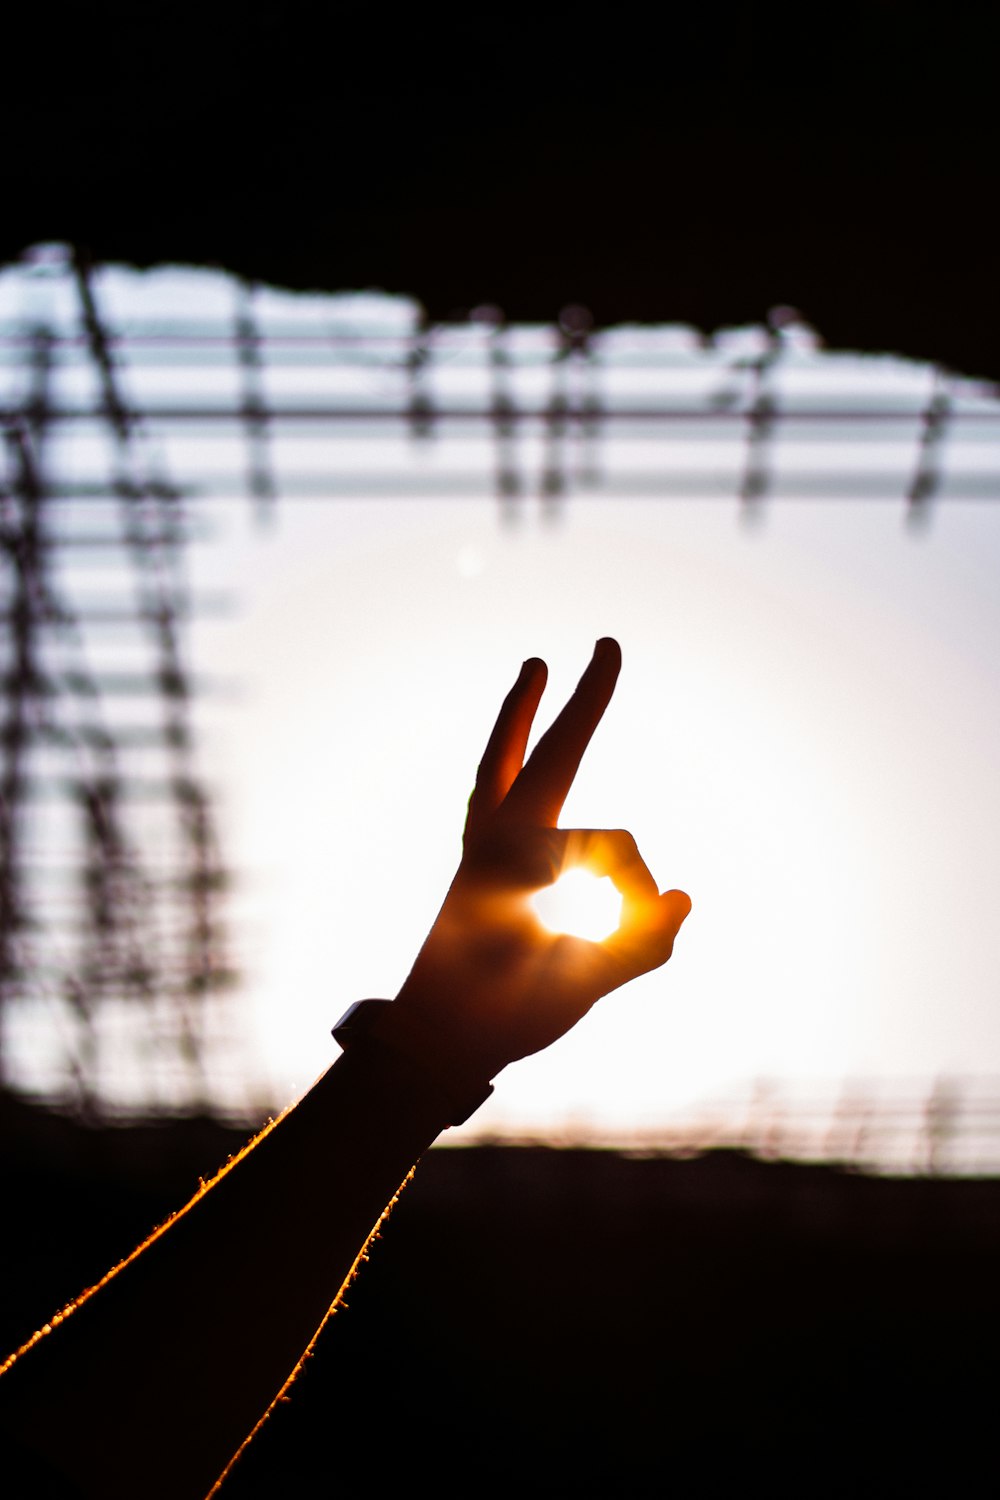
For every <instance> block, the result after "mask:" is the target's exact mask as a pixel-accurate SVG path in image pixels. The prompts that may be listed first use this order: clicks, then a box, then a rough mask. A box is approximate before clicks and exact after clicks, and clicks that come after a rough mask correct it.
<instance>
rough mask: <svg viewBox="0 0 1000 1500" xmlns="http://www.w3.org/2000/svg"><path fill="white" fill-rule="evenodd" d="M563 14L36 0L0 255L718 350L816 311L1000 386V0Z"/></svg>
mask: <svg viewBox="0 0 1000 1500" xmlns="http://www.w3.org/2000/svg"><path fill="white" fill-rule="evenodd" d="M542 12H543V8H542V7H540V6H537V5H536V6H528V5H524V4H515V5H508V6H505V7H503V8H501V7H499V6H497V7H473V6H467V7H466V8H465V10H464V12H463V13H461V15H460V16H459V17H458V18H451V17H449V14H448V12H447V10H446V9H445V8H444V7H440V6H439V7H436V8H435V9H434V10H433V11H420V10H419V9H418V8H416V7H411V8H410V9H409V10H408V11H407V12H406V13H405V14H399V13H398V12H396V11H395V10H389V9H384V10H383V9H382V8H378V7H375V6H373V5H366V6H364V7H362V6H357V5H340V6H336V5H315V4H312V5H310V4H305V3H303V0H288V3H285V4H282V5H280V6H279V5H272V6H270V7H267V8H263V7H251V6H246V5H239V6H237V5H235V4H230V3H213V0H206V3H202V4H199V5H196V4H193V3H192V0H175V3H171V4H166V3H162V0H151V3H147V4H145V5H144V6H142V7H139V6H136V5H135V4H134V3H129V4H104V5H101V4H97V5H94V6H90V7H85V6H78V7H74V8H73V10H72V11H70V10H69V9H68V8H67V9H66V10H63V9H60V10H58V11H57V12H54V13H50V12H48V11H45V10H44V9H43V8H42V7H33V8H32V13H31V15H30V16H26V17H22V18H21V19H20V20H19V21H18V22H16V23H14V24H13V26H12V28H11V29H8V31H7V41H6V45H5V51H6V52H7V62H6V65H5V74H6V76H7V79H8V84H7V88H8V100H7V110H6V111H5V113H6V117H7V125H8V135H7V152H6V169H5V178H6V188H7V191H6V194H5V212H4V214H3V216H2V220H0V259H10V258H11V257H13V256H16V255H17V253H18V252H19V251H20V250H21V249H22V248H23V246H24V245H26V244H29V243H31V242H33V241H37V240H40V239H68V240H73V241H76V242H77V243H80V244H83V245H85V246H87V247H89V249H90V251H91V252H92V253H93V255H94V256H95V257H101V258H115V259H124V260H130V261H133V262H136V263H139V264H149V263H153V262H156V261H159V260H164V259H169V260H182V261H192V262H195V263H208V264H218V265H223V266H225V267H226V268H228V269H231V270H235V271H238V272H240V273H243V274H245V275H247V276H249V277H255V278H261V279H266V280H268V281H272V282H276V283H283V284H285V285H289V286H294V287H312V288H322V289H326V290H340V289H347V288H358V287H381V288H384V289H386V290H389V291H399V292H405V293H409V294H411V295H415V296H417V297H418V298H420V300H421V301H422V302H423V303H424V304H425V306H426V307H427V309H428V312H429V314H430V316H431V317H432V318H435V319H436V318H447V317H450V316H455V315H461V314H462V313H463V312H465V311H467V310H468V309H469V308H470V307H473V306H475V305H476V304H479V303H483V302H494V303H497V304H499V305H500V306H501V307H502V308H503V309H504V310H505V312H506V313H507V315H508V316H509V317H511V318H512V319H519V320H523V319H545V320H550V319H552V318H553V317H554V316H555V315H556V314H557V313H558V311H559V309H560V308H561V307H563V306H564V305H566V304H567V303H570V302H582V303H584V304H586V305H587V306H589V307H590V308H591V310H592V312H593V313H594V316H595V319H596V321H597V322H598V323H599V324H608V323H613V322H618V321H621V320H626V319H635V320H641V321H675V320H683V321H690V322H693V323H696V324H697V325H699V326H700V327H702V328H703V329H705V330H706V331H710V330H711V329H713V328H715V327H717V326H719V325H721V324H727V323H736V322H750V321H759V320H760V319H761V318H762V317H763V316H764V315H765V314H766V313H767V311H768V309H769V308H770V307H772V306H774V305H775V304H777V303H791V304H793V305H795V306H797V307H799V308H800V310H801V311H802V312H803V313H804V315H805V316H806V317H807V318H808V319H809V320H810V321H811V322H812V323H813V324H814V325H815V326H816V327H817V328H818V329H819V331H820V332H821V333H822V334H823V336H824V337H825V339H826V340H827V342H828V343H829V344H831V345H832V346H834V347H842V348H865V349H871V350H880V349H889V350H895V351H898V352H902V353H906V354H912V355H914V356H916V357H918V358H923V359H928V358H930V359H937V360H939V361H941V362H942V363H944V364H946V365H949V366H951V367H952V368H955V369H958V370H961V371H963V372H965V373H967V374H973V375H990V376H993V377H1000V354H998V352H997V351H998V337H997V335H998V321H1000V317H998V314H1000V293H998V290H997V276H996V261H997V256H996V246H995V242H994V239H993V236H992V232H991V228H990V222H991V218H992V210H993V208H994V201H995V197H996V165H995V164H996V161H997V156H998V152H997V147H998V145H1000V142H998V134H1000V128H998V124H997V111H996V108H995V59H996V56H997V55H998V54H997V47H996V43H997V41H998V40H1000V36H998V30H1000V28H998V24H997V22H996V21H995V20H991V19H989V13H988V8H987V7H985V6H970V7H953V8H951V9H948V8H945V7H942V6H941V5H940V4H936V5H934V6H931V5H929V4H922V3H917V4H913V3H910V4H905V3H897V0H866V3H864V4H850V3H846V4H841V5H838V6H836V7H829V8H827V9H825V10H824V9H823V8H820V7H812V6H798V7H792V6H787V7H786V6H782V5H749V4H742V5H739V6H737V5H733V4H729V3H722V4H718V5H714V6H713V5H708V4H702V5H700V6H698V7H697V9H694V8H691V9H689V8H687V7H684V6H681V5H668V6H664V7H662V10H661V13H660V21H659V29H658V30H657V29H653V27H652V25H651V17H652V16H654V15H655V14H656V12H654V11H652V10H651V9H650V8H649V7H643V8H640V7H639V6H637V5H624V6H622V5H618V6H613V7H612V6H609V7H604V8H602V11H601V13H600V18H599V19H595V20H587V19H585V17H584V13H583V11H582V9H580V8H563V9H561V10H560V12H559V13H558V14H553V13H542ZM11 87H12V89H13V91H12V92H11Z"/></svg>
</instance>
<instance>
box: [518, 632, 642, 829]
mask: <svg viewBox="0 0 1000 1500" xmlns="http://www.w3.org/2000/svg"><path fill="white" fill-rule="evenodd" d="M621 665H622V654H621V648H620V647H619V645H618V642H617V641H614V640H612V639H611V638H610V636H604V637H603V638H602V639H601V640H599V641H598V642H597V645H596V646H595V647H594V654H593V656H592V657H591V659H590V663H589V665H588V666H587V669H586V671H585V672H584V674H583V676H582V677H581V678H580V681H579V683H578V684H577V687H576V691H575V692H574V693H573V696H572V697H571V698H570V700H569V702H568V703H567V704H566V707H565V708H564V709H563V710H562V712H561V713H560V714H559V716H558V718H557V719H556V720H555V722H554V723H553V724H552V725H551V726H550V727H549V728H548V729H547V730H546V732H545V733H544V734H543V735H542V738H541V739H540V740H539V741H538V744H537V745H536V746H535V748H534V750H533V751H532V752H531V755H530V756H529V757H528V760H527V763H526V764H525V766H524V768H523V770H522V771H521V773H520V775H519V776H518V777H517V779H516V780H515V782H514V784H513V786H512V787H511V789H510V791H509V792H508V793H507V796H506V798H505V800H504V804H503V807H504V813H505V814H508V813H512V814H513V815H514V817H516V818H518V819H522V820H524V821H526V822H532V823H535V824H537V825H539V826H541V827H554V826H555V824H556V821H557V820H558V817H559V814H560V813H561V812H562V805H563V803H564V802H565V800H566V795H567V793H568V792H569V789H570V787H571V786H572V785H573V778H574V776H575V775H576V773H577V771H578V770H579V768H580V762H581V760H582V759H583V753H584V751H585V750H586V748H587V746H588V745H589V744H590V741H591V738H592V736H593V733H594V730H595V729H596V728H597V726H598V724H599V723H600V722H601V718H602V717H603V714H604V710H605V709H606V708H607V706H608V704H609V703H610V702H611V695H612V693H613V692H614V690H615V683H616V682H617V681H618V673H619V672H620V671H621Z"/></svg>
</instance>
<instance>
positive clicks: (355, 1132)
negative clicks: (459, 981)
mask: <svg viewBox="0 0 1000 1500" xmlns="http://www.w3.org/2000/svg"><path fill="white" fill-rule="evenodd" d="M447 1123H448V1119H447V1105H446V1104H445V1103H444V1102H443V1101H442V1099H441V1096H440V1094H438V1093H436V1092H435V1091H434V1090H432V1089H429V1088H428V1087H426V1086H425V1084H424V1083H423V1081H422V1080H421V1078H420V1075H419V1073H418V1071H417V1070H416V1069H414V1068H412V1066H410V1067H407V1066H399V1065H397V1064H396V1063H395V1062H394V1061H393V1060H392V1058H391V1056H390V1055H388V1054H386V1053H384V1052H379V1051H377V1050H369V1049H358V1051H357V1052H356V1053H352V1054H350V1055H348V1056H345V1057H344V1058H341V1059H340V1061H339V1062H338V1063H336V1064H335V1066H334V1067H333V1068H331V1069H330V1071H329V1072H328V1073H326V1074H325V1075H324V1076H323V1078H321V1079H320V1080H319V1082H318V1083H317V1084H316V1085H315V1086H314V1087H313V1088H312V1089H311V1090H310V1091H309V1093H308V1094H307V1095H306V1096H305V1098H304V1099H303V1100H302V1101H301V1102H300V1103H299V1104H298V1105H296V1107H295V1108H294V1109H293V1110H291V1111H290V1112H289V1113H288V1114H287V1115H285V1116H283V1117H282V1119H280V1120H279V1121H278V1123H277V1124H276V1125H274V1126H273V1127H272V1128H271V1129H270V1130H268V1131H267V1132H265V1133H264V1134H263V1135H262V1136H261V1137H259V1138H258V1140H257V1141H256V1142H255V1143H254V1145H253V1146H252V1147H251V1148H250V1149H249V1150H248V1151H247V1152H246V1153H245V1154H244V1155H243V1156H242V1157H241V1158H239V1159H238V1160H237V1162H236V1163H234V1164H232V1165H231V1166H230V1167H229V1168H227V1169H226V1170H225V1171H224V1172H223V1173H222V1174H221V1175H220V1176H219V1177H218V1178H217V1179H216V1180H215V1182H214V1183H212V1184H211V1185H210V1186H209V1187H208V1188H207V1189H206V1190H204V1191H203V1192H202V1193H200V1194H199V1195H198V1196H197V1197H196V1198H195V1199H194V1200H193V1201H192V1203H190V1204H189V1205H188V1206H187V1208H186V1209H185V1210H183V1212H182V1213H180V1214H179V1215H177V1216H176V1217H175V1218H174V1219H173V1220H172V1221H171V1222H170V1223H169V1224H168V1225H167V1226H166V1227H165V1229H163V1230H162V1231H160V1232H159V1233H158V1235H156V1236H154V1237H153V1238H152V1239H151V1241H149V1242H147V1244H146V1246H145V1247H144V1248H143V1249H142V1250H141V1251H140V1252H139V1253H137V1255H136V1256H134V1257H133V1258H132V1259H130V1260H129V1261H128V1262H126V1263H125V1264H124V1265H123V1266H122V1267H120V1268H119V1269H118V1271H117V1272H115V1273H114V1274H113V1276H112V1277H111V1278H110V1279H109V1280H108V1281H107V1282H106V1283H105V1284H104V1285H103V1286H102V1287H101V1288H100V1289H99V1290H98V1291H97V1292H96V1293H95V1294H94V1295H92V1296H89V1297H88V1298H86V1299H85V1300H83V1301H82V1302H81V1304H79V1305H78V1306H77V1308H76V1310H75V1311H74V1312H73V1313H72V1315H71V1316H69V1317H68V1318H66V1319H65V1320H64V1321H62V1322H60V1323H59V1325H58V1327H56V1328H55V1329H54V1330H53V1333H52V1335H50V1336H46V1337H43V1338H41V1339H40V1340H39V1341H38V1342H37V1344H36V1345H35V1346H34V1347H33V1348H31V1349H29V1350H28V1351H27V1352H26V1353H25V1354H24V1355H22V1357H21V1358H20V1359H19V1360H18V1361H17V1363H16V1364H15V1365H14V1366H13V1368H12V1369H11V1371H10V1372H9V1373H8V1374H7V1375H6V1376H5V1377H4V1379H3V1381H2V1382H0V1407H2V1408H5V1411H4V1420H5V1423H6V1424H7V1425H9V1426H14V1427H16V1430H17V1432H18V1434H19V1436H20V1437H21V1439H22V1440H23V1441H25V1442H26V1443H28V1444H30V1445H32V1446H34V1447H36V1448H37V1449H38V1450H39V1451H40V1452H43V1453H45V1454H46V1455H47V1456H48V1457H49V1459H50V1461H51V1462H53V1463H55V1464H56V1465H57V1466H58V1467H59V1468H61V1469H62V1470H64V1471H65V1472H66V1473H67V1475H69V1476H71V1477H72V1478H73V1479H74V1480H75V1481H76V1483H77V1484H78V1485H79V1486H81V1488H82V1489H83V1490H84V1492H85V1493H87V1494H93V1495H94V1496H95V1497H96V1496H100V1497H101V1500H117V1497H119V1496H121V1497H125V1496H129V1497H132V1496H134V1495H135V1494H136V1493H138V1492H140V1491H141V1493H143V1494H144V1495H146V1496H149V1497H156V1496H161V1495H162V1496H164V1497H168V1496H169V1497H170V1500H185V1497H187V1496H191V1497H201V1496H204V1495H205V1494H206V1492H207V1491H208V1490H209V1489H210V1488H211V1486H212V1484H213V1483H214V1481H215V1479H216V1478H217V1477H218V1475H219V1474H220V1472H221V1471H222V1470H223V1469H224V1468H225V1466H226V1464H227V1463H228V1461H229V1459H230V1458H231V1456H232V1455H233V1453H234V1452H235V1451H236V1450H237V1449H238V1448H239V1447H240V1445H241V1443H242V1442H243V1441H244V1439H245V1438H246V1436H247V1434H248V1433H249V1432H250V1431H251V1429H252V1428H253V1427H254V1425H255V1424H256V1422H257V1421H258V1419H259V1418H260V1417H261V1416H262V1415H263V1413H264V1412H265V1411H266V1409H267V1408H268V1406H269V1405H270V1403H271V1402H272V1401H273V1399H274V1397H275V1396H276V1395H277V1393H278V1392H279V1390H280V1389H281V1387H282V1385H283V1384H284V1382H285V1380H286V1379H287V1378H288V1376H289V1375H290V1374H291V1372H292V1371H293V1370H294V1368H295V1366H296V1364H297V1363H298V1361H299V1360H300V1358H301V1356H302V1354H303V1353H304V1351H305V1350H306V1348H307V1347H308V1345H309V1343H310V1342H311V1340H312V1339H313V1337H314V1336H315V1334H316V1332H317V1330H318V1328H319V1327H320V1325H321V1323H322V1322H323V1320H324V1318H325V1317H326V1315H327V1313H328V1311H329V1309H330V1307H331V1304H332V1303H333V1302H334V1301H335V1299H336V1297H337V1294H338V1292H339V1291H340V1288H341V1286H342V1285H343V1283H344V1282H345V1280H347V1278H348V1277H349V1276H350V1273H351V1269H352V1267H353V1265H354V1263H355V1261H356V1259H357V1257H358V1255H359V1254H360V1252H361V1250H362V1249H363V1247H364V1245H365V1243H366V1241H367V1239H368V1237H369V1235H370V1233H371V1231H372V1229H373V1228H374V1226H375V1225H376V1224H377V1222H378V1220H379V1218H380V1216H381V1214H382V1212H383V1210H384V1208H385V1207H386V1205H387V1204H388V1203H389V1202H390V1201H391V1199H392V1198H393V1196H394V1194H395V1193H396V1191H397V1190H398V1188H399V1186H400V1184H401V1183H402V1182H403V1181H404V1179H405V1178H406V1176H407V1174H408V1172H409V1170H410V1168H411V1167H412V1165H413V1163H414V1162H415V1161H416V1160H417V1158H418V1157H419V1156H420V1155H421V1153H422V1152H423V1151H424V1150H425V1149H426V1147H427V1146H428V1145H430V1143H431V1142H432V1141H433V1140H434V1138H435V1136H436V1135H437V1134H438V1133H439V1131H440V1130H441V1129H442V1128H443V1126H444V1125H446V1124H447Z"/></svg>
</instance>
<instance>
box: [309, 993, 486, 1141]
mask: <svg viewBox="0 0 1000 1500" xmlns="http://www.w3.org/2000/svg"><path fill="white" fill-rule="evenodd" d="M394 1004H395V1001H393V1000H356V1001H355V1002H354V1004H353V1005H350V1006H348V1008H347V1010H345V1011H344V1014H343V1015H342V1016H341V1018H340V1020H339V1021H338V1022H337V1023H336V1025H335V1026H333V1027H332V1028H331V1032H330V1034H331V1036H332V1037H333V1039H334V1041H335V1042H337V1043H338V1044H339V1045H340V1046H341V1047H342V1048H343V1050H344V1051H345V1052H349V1051H351V1050H352V1048H355V1047H362V1048H364V1047H375V1048H377V1049H381V1050H383V1051H385V1052H390V1053H392V1054H394V1055H395V1056H396V1057H397V1058H399V1059H401V1060H402V1061H404V1062H406V1063H409V1064H410V1066H411V1067H413V1068H414V1069H415V1070H416V1071H417V1072H418V1073H419V1075H420V1077H421V1079H422V1080H423V1081H425V1082H428V1083H430V1084H431V1086H432V1087H434V1088H436V1089H437V1090H438V1092H439V1093H440V1094H442V1095H443V1096H444V1098H445V1100H446V1102H447V1104H448V1113H449V1114H450V1116H451V1118H450V1119H449V1120H448V1125H449V1126H450V1125H464V1124H465V1122H466V1120H467V1119H468V1118H469V1116H470V1115H473V1114H475V1112H476V1110H477V1109H478V1108H479V1106H480V1105H481V1104H485V1102H486V1100H487V1099H488V1098H489V1097H490V1095H491V1094H492V1092H493V1085H492V1083H487V1085H486V1088H485V1090H484V1089H483V1088H482V1086H481V1085H477V1086H476V1088H475V1090H474V1091H472V1090H469V1089H467V1088H466V1089H462V1090H461V1091H460V1093H456V1092H455V1091H454V1089H453V1088H452V1087H451V1079H447V1080H444V1079H442V1078H441V1076H440V1073H438V1072H437V1071H436V1070H435V1069H434V1068H433V1067H430V1066H428V1062H427V1059H426V1058H425V1057H421V1056H419V1055H418V1054H417V1053H416V1052H415V1051H412V1050H411V1049H410V1048H409V1047H407V1046H406V1045H405V1044H401V1043H400V1042H399V1040H398V1039H397V1038H395V1037H391V1038H386V1037H385V1036H384V1035H383V1034H382V1029H381V1028H382V1023H383V1022H384V1020H385V1018H386V1017H387V1016H388V1015H389V1011H388V1009H387V1007H389V1006H391V1005H394Z"/></svg>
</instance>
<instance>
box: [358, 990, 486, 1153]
mask: <svg viewBox="0 0 1000 1500" xmlns="http://www.w3.org/2000/svg"><path fill="white" fill-rule="evenodd" d="M332 1035H333V1038H334V1040H335V1041H336V1042H338V1043H339V1045H340V1046H341V1048H342V1049H343V1050H344V1052H345V1053H347V1052H350V1053H352V1054H355V1053H356V1054H362V1055H364V1054H368V1055H370V1056H372V1057H377V1058H379V1059H380V1060H382V1061H383V1062H384V1063H387V1064H389V1065H391V1066H392V1067H393V1068H395V1070H396V1071H397V1072H398V1073H399V1074H400V1076H401V1078H402V1079H404V1080H405V1082H406V1083H407V1084H408V1085H409V1086H411V1087H412V1086H413V1085H417V1086H418V1087H419V1088H421V1089H422V1090H424V1091H425V1092H426V1093H427V1095H428V1096H429V1097H432V1098H433V1099H434V1101H435V1102H436V1103H437V1105H438V1107H439V1109H440V1111H441V1113H442V1116H443V1119H444V1125H445V1127H447V1126H449V1125H464V1123H465V1121H466V1120H467V1119H468V1118H469V1116H470V1115H472V1114H474V1113H475V1111H476V1110H477V1109H478V1108H479V1106H480V1105H481V1104H483V1103H485V1101H486V1100H487V1099H488V1098H489V1096H490V1094H492V1092H493V1085H492V1083H491V1082H490V1079H489V1076H488V1073H487V1071H486V1069H485V1068H484V1067H480V1066H477V1065H476V1064H475V1063H474V1062H472V1061H471V1060H470V1059H468V1058H464V1057H460V1056H459V1055H457V1054H456V1052H455V1051H454V1049H453V1048H450V1047H449V1046H448V1045H447V1041H448V1039H447V1038H446V1037H445V1036H443V1035H442V1033H441V1029H440V1028H438V1027H435V1026H433V1025H431V1024H429V1023H428V1021H427V1019H426V1017H425V1016H424V1015H423V1014H421V1012H420V1011H419V1010H417V1009H415V1008H414V1007H412V1006H411V1005H407V1004H403V1005H401V1004H400V1003H399V1001H398V1000H359V1001H357V1002H356V1003H355V1004H354V1005H352V1006H350V1007H349V1008H348V1009H347V1010H346V1011H345V1012H344V1014H343V1015H342V1016H341V1017H340V1020H339V1021H338V1022H337V1023H336V1025H335V1026H334V1027H333V1028H332Z"/></svg>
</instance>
